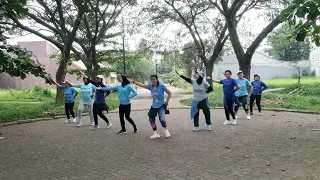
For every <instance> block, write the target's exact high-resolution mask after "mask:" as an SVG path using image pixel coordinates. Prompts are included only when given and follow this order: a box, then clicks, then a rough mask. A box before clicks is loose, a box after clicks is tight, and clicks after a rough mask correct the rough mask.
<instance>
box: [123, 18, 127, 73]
mask: <svg viewBox="0 0 320 180" xmlns="http://www.w3.org/2000/svg"><path fill="white" fill-rule="evenodd" d="M124 36H125V34H124V20H123V18H122V53H123V54H122V60H123V74H126V52H125V49H124Z"/></svg>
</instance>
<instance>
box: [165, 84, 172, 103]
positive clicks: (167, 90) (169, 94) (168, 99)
mask: <svg viewBox="0 0 320 180" xmlns="http://www.w3.org/2000/svg"><path fill="white" fill-rule="evenodd" d="M165 92H166V93H167V94H168V96H167V99H166V102H165V104H166V105H167V106H168V104H169V101H170V98H171V94H172V93H171V91H170V90H169V89H168V88H166V90H165Z"/></svg>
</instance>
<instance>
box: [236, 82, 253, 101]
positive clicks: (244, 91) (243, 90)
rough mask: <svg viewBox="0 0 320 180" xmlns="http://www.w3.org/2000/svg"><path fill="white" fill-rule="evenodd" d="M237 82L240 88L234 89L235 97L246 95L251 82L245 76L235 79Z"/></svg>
mask: <svg viewBox="0 0 320 180" xmlns="http://www.w3.org/2000/svg"><path fill="white" fill-rule="evenodd" d="M237 82H238V84H239V86H240V89H239V90H238V91H236V93H235V95H236V97H241V96H248V87H249V86H252V85H251V83H250V82H249V81H248V80H247V79H245V78H243V79H237Z"/></svg>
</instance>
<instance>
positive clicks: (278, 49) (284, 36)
mask: <svg viewBox="0 0 320 180" xmlns="http://www.w3.org/2000/svg"><path fill="white" fill-rule="evenodd" d="M293 31H294V29H293V28H292V27H290V26H289V25H288V24H283V25H282V26H281V27H280V28H279V29H277V30H275V31H274V32H273V33H272V34H271V35H270V36H269V37H268V42H269V43H270V45H271V46H272V55H273V56H275V57H276V58H277V59H279V60H283V61H299V60H306V59H309V54H310V51H311V45H310V42H309V40H307V39H305V40H304V41H303V42H298V41H297V40H295V39H294V38H292V37H290V35H291V34H292V33H293Z"/></svg>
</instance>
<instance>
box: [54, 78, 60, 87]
mask: <svg viewBox="0 0 320 180" xmlns="http://www.w3.org/2000/svg"><path fill="white" fill-rule="evenodd" d="M52 82H53V83H54V84H55V85H57V86H58V87H59V88H61V87H62V85H61V84H59V83H57V81H55V80H54V79H52Z"/></svg>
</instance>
